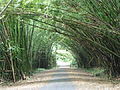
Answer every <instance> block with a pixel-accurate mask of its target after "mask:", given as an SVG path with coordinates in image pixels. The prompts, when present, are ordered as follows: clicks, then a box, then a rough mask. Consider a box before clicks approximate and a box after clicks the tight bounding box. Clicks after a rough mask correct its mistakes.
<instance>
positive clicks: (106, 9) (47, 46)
mask: <svg viewBox="0 0 120 90" xmlns="http://www.w3.org/2000/svg"><path fill="white" fill-rule="evenodd" d="M10 1H11V0H10ZM0 2H2V0H0ZM7 2H9V0H6V2H4V3H2V4H1V5H2V6H3V8H4V6H6V5H7V4H6V3H7ZM8 5H9V4H8ZM2 10H3V9H1V11H2ZM119 11H120V1H119V0H44V1H42V0H34V1H32V0H28V1H27V0H18V1H17V0H16V1H12V3H10V5H9V6H8V7H7V8H6V9H5V11H4V12H3V13H2V14H0V15H1V16H0V73H1V74H0V75H1V76H0V78H2V79H5V80H13V81H14V82H15V81H16V80H19V79H25V76H30V75H31V74H32V71H33V70H34V69H36V68H40V67H42V68H51V67H54V66H55V65H56V57H55V56H56V55H55V53H54V52H53V51H54V50H53V46H55V43H61V45H63V46H65V47H67V49H68V50H70V51H71V52H72V54H73V56H74V58H75V60H76V62H77V65H78V67H80V68H93V67H101V68H104V69H105V73H106V74H107V75H108V76H109V77H118V76H119V75H120V62H119V60H120V29H119V27H120V12H119ZM61 40H62V42H61ZM6 77H7V78H6Z"/></svg>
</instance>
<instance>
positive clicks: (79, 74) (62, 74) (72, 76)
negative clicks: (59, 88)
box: [26, 68, 107, 84]
mask: <svg viewBox="0 0 120 90" xmlns="http://www.w3.org/2000/svg"><path fill="white" fill-rule="evenodd" d="M43 73H44V74H41V75H39V76H38V78H45V77H50V76H53V77H54V78H51V79H48V80H37V79H36V80H34V81H30V82H27V83H26V84H38V83H48V82H49V83H59V82H74V81H79V82H96V83H101V84H104V83H105V82H107V81H106V80H104V79H100V78H96V77H94V76H93V75H91V74H89V73H86V72H83V71H80V70H78V69H63V68H62V69H57V70H50V71H45V72H43Z"/></svg>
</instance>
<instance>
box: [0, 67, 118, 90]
mask: <svg viewBox="0 0 120 90" xmlns="http://www.w3.org/2000/svg"><path fill="white" fill-rule="evenodd" d="M0 90H120V84H113V83H111V82H109V81H108V80H105V79H102V78H98V77H95V76H93V75H92V74H90V73H87V72H84V71H83V70H80V69H70V68H59V69H52V70H47V71H42V72H41V73H37V74H34V75H33V76H32V77H31V78H30V79H28V80H24V81H19V82H17V83H15V84H14V86H8V87H6V86H5V87H0Z"/></svg>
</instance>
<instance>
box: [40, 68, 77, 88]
mask: <svg viewBox="0 0 120 90" xmlns="http://www.w3.org/2000/svg"><path fill="white" fill-rule="evenodd" d="M67 71H68V69H64V68H61V69H58V70H55V72H54V73H53V74H52V75H53V78H52V79H51V80H50V81H49V84H48V85H47V86H44V87H42V88H40V90H76V85H74V84H73V83H72V82H71V81H70V79H69V78H68V77H69V73H68V72H67Z"/></svg>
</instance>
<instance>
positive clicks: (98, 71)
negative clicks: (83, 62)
mask: <svg viewBox="0 0 120 90" xmlns="http://www.w3.org/2000/svg"><path fill="white" fill-rule="evenodd" d="M84 71H85V72H89V73H91V74H93V76H97V77H101V78H107V76H106V74H105V69H102V68H85V69H84Z"/></svg>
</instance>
